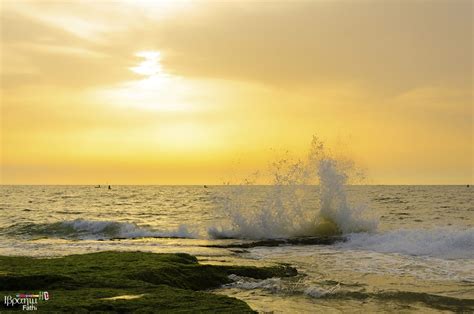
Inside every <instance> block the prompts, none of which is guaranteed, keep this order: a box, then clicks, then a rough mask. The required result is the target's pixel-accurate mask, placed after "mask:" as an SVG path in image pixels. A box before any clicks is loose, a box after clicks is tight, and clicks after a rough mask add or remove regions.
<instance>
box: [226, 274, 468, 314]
mask: <svg viewBox="0 0 474 314" xmlns="http://www.w3.org/2000/svg"><path fill="white" fill-rule="evenodd" d="M229 278H230V279H231V280H232V281H233V282H232V283H230V284H226V285H224V286H223V288H236V289H242V290H254V289H260V290H265V291H267V292H270V293H274V294H284V295H305V296H307V297H311V298H316V299H339V300H348V299H352V300H367V299H371V300H378V301H382V302H386V301H397V302H403V303H423V304H425V305H426V306H428V307H431V308H434V309H439V310H450V311H456V312H458V311H466V310H468V309H471V310H472V309H474V300H473V299H462V298H456V297H450V296H443V295H438V294H432V293H425V292H414V291H394V290H389V291H384V290H381V291H377V292H368V291H363V290H362V291H361V290H347V289H346V288H345V285H344V284H343V283H340V282H335V284H334V285H332V286H327V285H314V284H308V283H306V282H305V280H304V277H303V278H299V279H290V280H285V279H282V278H276V277H275V278H268V279H263V280H258V279H253V278H247V277H241V276H237V275H234V274H232V275H229Z"/></svg>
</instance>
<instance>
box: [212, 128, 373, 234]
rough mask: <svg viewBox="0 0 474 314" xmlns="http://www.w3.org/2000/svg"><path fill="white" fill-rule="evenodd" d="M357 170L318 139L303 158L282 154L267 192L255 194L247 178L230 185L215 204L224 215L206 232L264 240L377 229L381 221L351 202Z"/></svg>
mask: <svg viewBox="0 0 474 314" xmlns="http://www.w3.org/2000/svg"><path fill="white" fill-rule="evenodd" d="M353 168H354V167H353V165H352V163H351V162H348V161H347V160H343V159H337V158H335V157H332V156H331V155H329V154H327V153H326V151H325V149H324V145H323V143H322V142H321V141H319V140H318V139H317V138H316V137H314V138H313V141H312V143H311V149H310V153H309V155H308V157H307V158H306V159H305V160H292V159H291V158H283V159H281V160H279V161H277V162H275V163H273V164H272V169H271V172H270V173H269V174H268V176H269V177H272V178H273V181H272V184H271V186H270V187H269V188H268V189H266V190H265V191H266V192H265V193H264V195H255V193H254V190H252V189H251V188H249V182H251V180H248V179H247V180H246V181H245V182H246V183H245V184H242V185H239V186H231V187H229V189H227V190H226V193H224V195H222V196H221V197H219V198H218V200H219V202H218V203H216V207H217V208H218V210H219V211H220V213H221V214H222V215H223V216H224V217H225V219H224V221H223V222H221V224H220V225H216V226H212V227H210V228H209V229H208V235H209V236H210V237H211V238H214V239H221V238H238V239H252V240H261V239H275V238H290V237H311V236H334V235H342V234H347V233H353V232H371V231H374V230H375V229H376V228H377V223H378V221H377V220H376V219H370V218H368V217H367V215H365V209H366V208H365V207H363V206H353V205H351V204H349V202H348V200H347V197H346V190H345V187H346V183H347V182H348V180H349V177H350V174H351V172H352V171H353ZM314 184H318V187H319V189H318V190H317V191H315V189H314ZM250 185H251V183H250ZM315 199H316V200H318V201H317V202H316V203H314V200H315Z"/></svg>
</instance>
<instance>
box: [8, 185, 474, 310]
mask: <svg viewBox="0 0 474 314" xmlns="http://www.w3.org/2000/svg"><path fill="white" fill-rule="evenodd" d="M0 189H1V199H0V208H1V210H2V211H1V212H2V215H1V216H0V254H2V255H30V256H58V255H67V254H73V253H84V252H94V251H99V250H144V251H151V252H188V253H191V254H194V255H196V256H198V258H199V259H200V261H201V262H203V263H213V264H216V263H223V264H227V263H236V264H246V265H268V264H272V263H287V264H291V265H293V266H294V267H296V268H297V269H298V270H299V272H300V275H299V276H297V277H296V278H289V279H271V280H265V281H253V280H249V279H246V278H237V277H235V278H233V279H234V280H235V281H236V282H235V283H234V284H232V285H229V286H226V287H223V288H221V289H218V290H216V291H217V292H218V293H224V294H227V295H231V296H235V297H237V298H240V299H243V300H245V301H246V302H247V303H249V304H250V305H251V306H252V307H253V308H254V309H257V310H260V311H275V312H287V313H294V312H308V313H309V312H314V311H325V312H338V311H351V310H354V309H362V310H368V311H397V312H398V311H412V310H413V311H415V310H416V311H445V310H448V311H450V310H463V309H466V310H473V304H474V266H473V265H474V263H473V259H474V204H473V197H474V192H473V189H472V188H467V187H466V186H349V187H348V188H347V199H348V203H349V204H351V206H352V205H354V206H356V204H357V206H361V207H364V208H366V209H367V210H366V212H367V213H368V214H369V216H371V219H375V220H377V221H378V224H377V226H376V228H374V229H372V230H368V231H370V232H359V233H351V232H346V233H345V234H344V237H345V238H346V239H347V241H345V242H337V243H334V244H332V245H280V246H274V247H268V246H261V247H254V248H225V247H211V246H213V245H220V246H226V245H229V244H230V245H232V244H236V243H247V242H251V241H252V239H248V238H252V237H253V236H255V237H260V235H261V234H262V233H254V232H252V233H245V232H244V231H246V229H239V230H238V231H240V233H238V232H236V230H233V231H232V232H230V233H229V232H227V233H226V234H233V235H234V237H236V238H239V239H215V238H212V236H214V237H215V234H214V233H212V232H211V233H209V230H210V229H211V230H220V231H223V230H224V229H223V228H225V224H223V223H222V221H223V219H225V212H223V211H222V204H228V198H232V197H233V196H234V195H235V188H234V187H231V186H211V187H209V188H204V187H201V186H113V187H112V190H108V189H105V188H94V187H93V186H2V187H0ZM245 189H246V193H244V194H239V197H238V199H239V204H240V205H239V206H241V207H242V209H243V208H246V209H249V210H253V211H256V212H258V210H259V208H260V207H261V206H269V205H268V196H269V195H270V196H271V197H273V195H274V194H273V193H274V191H273V190H272V189H274V188H272V187H268V186H248V187H245ZM304 190H305V195H304V198H303V201H302V202H301V204H300V205H301V206H300V207H301V208H300V207H298V211H295V210H292V211H282V213H285V214H288V216H287V217H276V218H275V217H263V218H262V217H261V216H259V217H256V218H255V221H254V222H255V228H261V229H264V230H267V229H265V228H268V230H271V231H275V232H277V235H278V237H285V232H286V231H287V230H290V231H294V224H293V223H292V222H294V221H297V220H304V219H306V220H307V219H313V218H312V217H313V216H311V214H312V213H314V212H316V213H317V212H318V211H319V210H320V208H319V206H320V205H319V204H320V191H319V187H318V186H308V187H304ZM280 192H281V191H280ZM242 204H243V205H242ZM234 205H235V204H234ZM270 205H271V206H283V207H285V206H289V205H288V204H280V203H278V204H277V203H274V202H272V203H271V204H270ZM290 205H291V204H290ZM224 207H225V206H224ZM271 208H273V207H271ZM242 209H239V210H242ZM297 214H298V215H300V216H298V217H296V215H297ZM307 214H308V216H305V215H307ZM301 215H302V216H303V218H304V219H302V218H301V217H302V216H301ZM234 218H235V217H234ZM240 218H242V217H240ZM277 218H278V219H277ZM266 219H267V220H266ZM252 222H253V221H252V220H250V221H246V222H245V226H248V225H249V224H250V226H251V223H252ZM266 222H267V224H268V226H267V225H265V223H266ZM272 223H273V224H276V223H278V224H281V226H279V228H277V229H275V228H273V225H272ZM288 226H291V228H289V227H288ZM287 227H288V228H287ZM224 231H225V230H224ZM269 232H270V231H269ZM278 232H279V233H278ZM221 233H222V232H221ZM288 236H290V235H288ZM269 237H272V238H275V237H277V236H275V235H274V234H273V235H272V236H269ZM245 238H247V239H245Z"/></svg>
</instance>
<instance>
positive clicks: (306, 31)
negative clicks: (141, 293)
mask: <svg viewBox="0 0 474 314" xmlns="http://www.w3.org/2000/svg"><path fill="white" fill-rule="evenodd" d="M0 12H1V37H0V53H1V68H0V79H1V80H0V92H1V93H0V95H1V99H0V100H1V101H0V103H1V108H0V109H1V124H0V132H1V145H0V149H1V160H0V161H1V177H0V179H1V180H0V183H2V184H101V183H102V184H103V183H106V182H107V183H111V184H220V183H223V182H226V181H229V180H230V178H235V177H237V178H239V177H242V176H245V175H246V174H248V173H252V172H253V171H255V170H258V169H264V168H265V167H267V165H268V163H269V162H271V161H272V160H273V159H275V158H276V157H275V156H276V155H278V153H279V152H281V151H286V150H288V151H290V152H291V154H292V156H295V158H297V157H298V156H303V155H304V154H305V152H306V151H307V149H308V146H309V144H310V142H311V138H312V136H313V135H314V134H316V135H318V136H319V137H320V138H321V139H323V140H324V141H325V142H326V144H327V146H329V147H331V149H332V150H333V151H334V152H338V153H341V154H343V155H344V156H348V158H350V159H352V160H353V161H354V162H355V163H356V164H357V165H358V167H360V168H363V169H365V172H366V178H367V179H366V181H365V183H367V184H468V183H471V184H472V183H474V182H473V181H474V180H473V168H474V167H473V165H474V164H473V160H474V159H473V146H474V144H473V134H474V129H473V113H474V107H473V94H472V90H473V37H472V35H473V34H472V31H473V24H472V23H473V2H472V1H469V0H466V1H464V0H426V1H423V0H413V1H405V0H383V1H380V0H372V1H369V0H361V1H349V0H346V1H342V0H341V1H338V0H324V1H323V0H321V1H318V0H315V1H263V0H262V1H219V2H218V1H192V2H191V1H179V0H178V1H140V0H138V1H137V0H135V1H132V0H130V1H118V0H117V1H107V0H102V1H92V0H88V1H74V2H73V1H66V0H64V1H44V0H38V1H23V0H15V1H13V0H1V1H0Z"/></svg>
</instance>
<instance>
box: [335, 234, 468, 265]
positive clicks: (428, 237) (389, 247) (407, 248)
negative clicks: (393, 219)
mask: <svg viewBox="0 0 474 314" xmlns="http://www.w3.org/2000/svg"><path fill="white" fill-rule="evenodd" d="M346 238H347V240H348V241H347V242H344V243H340V244H339V245H340V247H342V248H348V249H359V250H369V251H375V252H381V253H400V254H404V255H413V256H431V257H437V258H443V259H459V258H467V259H469V258H474V229H472V228H471V229H465V230H455V229H453V228H433V229H421V230H420V229H411V230H410V229H401V230H393V231H388V232H385V233H377V234H368V233H358V234H350V235H347V236H346Z"/></svg>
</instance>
